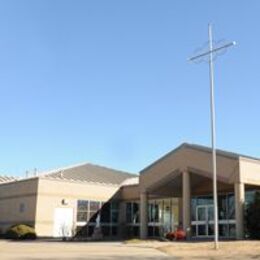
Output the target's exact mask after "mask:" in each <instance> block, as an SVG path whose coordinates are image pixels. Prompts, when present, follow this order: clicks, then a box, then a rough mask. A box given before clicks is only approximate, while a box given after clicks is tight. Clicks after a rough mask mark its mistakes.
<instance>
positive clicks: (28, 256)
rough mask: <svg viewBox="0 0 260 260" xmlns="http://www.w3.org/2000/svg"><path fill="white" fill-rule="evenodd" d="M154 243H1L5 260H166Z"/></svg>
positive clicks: (1, 251) (0, 257) (1, 254)
mask: <svg viewBox="0 0 260 260" xmlns="http://www.w3.org/2000/svg"><path fill="white" fill-rule="evenodd" d="M165 258H167V255H166V254H165V253H163V252H161V251H159V250H156V249H155V244H154V243H146V244H125V243H122V242H43V241H34V242H12V241H5V240H2V241H0V259H1V260H9V259H12V260H13V259H15V260H35V259H37V260H38V259H39V260H40V259H41V260H42V259H73V260H83V259H100V260H108V259H111V260H112V259H121V260H123V259H131V260H134V259H151V260H152V259H165Z"/></svg>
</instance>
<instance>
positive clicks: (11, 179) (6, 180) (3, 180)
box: [0, 175, 17, 184]
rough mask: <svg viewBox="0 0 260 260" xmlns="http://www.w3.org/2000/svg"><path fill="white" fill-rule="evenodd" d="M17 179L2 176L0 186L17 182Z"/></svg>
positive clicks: (0, 176)
mask: <svg viewBox="0 0 260 260" xmlns="http://www.w3.org/2000/svg"><path fill="white" fill-rule="evenodd" d="M16 180H17V178H16V177H13V176H5V175H0V184H1V183H6V182H11V181H16Z"/></svg>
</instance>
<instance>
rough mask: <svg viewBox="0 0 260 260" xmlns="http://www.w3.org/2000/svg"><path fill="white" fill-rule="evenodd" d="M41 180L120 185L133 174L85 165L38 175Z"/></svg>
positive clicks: (133, 175)
mask: <svg viewBox="0 0 260 260" xmlns="http://www.w3.org/2000/svg"><path fill="white" fill-rule="evenodd" d="M40 176H41V177H43V178H49V179H59V180H71V181H82V182H94V183H106V184H114V185H120V184H121V183H122V182H124V181H125V180H126V179H129V178H133V177H136V175H135V174H131V173H128V172H123V171H118V170H114V169H110V168H107V167H103V166H99V165H94V164H90V163H85V164H81V165H76V166H70V167H67V168H61V169H57V170H53V171H50V172H46V173H43V174H40Z"/></svg>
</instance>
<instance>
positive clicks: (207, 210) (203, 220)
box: [194, 205, 214, 237]
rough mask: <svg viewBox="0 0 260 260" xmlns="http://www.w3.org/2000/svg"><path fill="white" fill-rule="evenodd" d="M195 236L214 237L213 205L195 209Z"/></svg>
mask: <svg viewBox="0 0 260 260" xmlns="http://www.w3.org/2000/svg"><path fill="white" fill-rule="evenodd" d="M194 222H196V223H194V224H196V236H197V237H210V236H213V235H214V208H213V205H199V206H197V207H196V221H194Z"/></svg>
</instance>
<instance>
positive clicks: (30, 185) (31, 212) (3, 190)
mask: <svg viewBox="0 0 260 260" xmlns="http://www.w3.org/2000/svg"><path fill="white" fill-rule="evenodd" d="M37 187H38V179H37V178H33V179H27V180H21V181H18V182H12V183H5V184H1V185H0V228H1V229H2V230H3V231H5V230H6V229H7V228H8V227H10V226H12V225H15V224H21V223H25V224H30V225H34V221H35V214H36V194H37ZM21 203H23V204H24V211H23V212H20V204H21Z"/></svg>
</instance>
